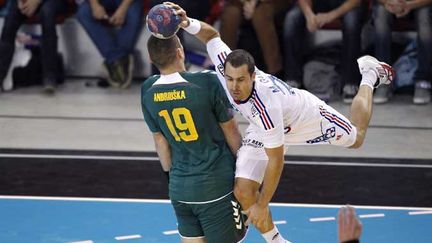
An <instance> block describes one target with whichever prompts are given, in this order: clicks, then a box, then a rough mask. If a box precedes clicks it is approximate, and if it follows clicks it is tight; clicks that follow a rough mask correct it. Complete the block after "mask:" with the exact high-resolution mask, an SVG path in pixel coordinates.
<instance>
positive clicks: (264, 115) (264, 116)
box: [252, 90, 274, 130]
mask: <svg viewBox="0 0 432 243" xmlns="http://www.w3.org/2000/svg"><path fill="white" fill-rule="evenodd" d="M252 99H253V100H254V101H255V102H254V106H255V108H256V109H257V110H258V112H259V113H260V118H261V121H263V124H264V127H265V128H266V130H269V129H271V128H274V124H273V121H272V120H271V118H270V116H269V114H268V112H267V109H266V107H265V105H264V103H263V102H262V101H261V99H260V98H259V97H258V94H257V92H256V90H254V91H253V95H252ZM255 103H257V104H255Z"/></svg>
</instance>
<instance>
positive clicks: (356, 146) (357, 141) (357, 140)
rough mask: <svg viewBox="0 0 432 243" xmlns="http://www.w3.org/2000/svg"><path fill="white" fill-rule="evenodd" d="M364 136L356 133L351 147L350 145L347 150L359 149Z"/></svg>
mask: <svg viewBox="0 0 432 243" xmlns="http://www.w3.org/2000/svg"><path fill="white" fill-rule="evenodd" d="M364 139H365V136H364V135H363V134H360V133H357V137H356V140H355V142H354V144H353V145H351V146H350V147H349V148H351V149H357V148H360V147H361V146H362V145H363V142H364Z"/></svg>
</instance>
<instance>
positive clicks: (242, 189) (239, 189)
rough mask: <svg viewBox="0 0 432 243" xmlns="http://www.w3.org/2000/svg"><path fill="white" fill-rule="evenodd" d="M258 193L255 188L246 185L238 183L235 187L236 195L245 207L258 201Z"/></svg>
mask: <svg viewBox="0 0 432 243" xmlns="http://www.w3.org/2000/svg"><path fill="white" fill-rule="evenodd" d="M256 194H257V192H256V191H255V190H254V189H253V188H251V187H248V186H245V185H239V184H236V186H235V187H234V195H235V197H236V198H237V200H238V201H239V202H240V204H241V205H242V206H243V207H245V206H246V205H249V204H251V203H252V204H253V203H254V202H255V201H256Z"/></svg>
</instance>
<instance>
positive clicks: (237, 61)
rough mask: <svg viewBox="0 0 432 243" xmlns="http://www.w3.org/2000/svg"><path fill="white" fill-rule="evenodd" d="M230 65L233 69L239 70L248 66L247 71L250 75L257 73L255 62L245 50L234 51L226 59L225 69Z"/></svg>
mask: <svg viewBox="0 0 432 243" xmlns="http://www.w3.org/2000/svg"><path fill="white" fill-rule="evenodd" d="M228 62H229V63H230V64H231V65H232V66H233V67H235V68H238V67H240V66H242V65H244V64H246V65H247V69H248V72H249V74H251V75H252V73H253V72H254V71H255V60H254V58H253V57H252V55H251V54H249V52H247V51H245V50H243V49H237V50H234V51H232V52H231V53H230V54H229V55H228V56H227V58H226V59H225V63H224V69H225V68H226V64H227V63H228Z"/></svg>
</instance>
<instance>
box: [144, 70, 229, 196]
mask: <svg viewBox="0 0 432 243" xmlns="http://www.w3.org/2000/svg"><path fill="white" fill-rule="evenodd" d="M141 104H142V110H143V113H144V118H145V121H146V123H147V125H148V127H149V129H150V130H151V131H152V132H160V133H162V134H163V135H164V137H165V138H166V139H167V140H168V142H169V144H170V148H171V160H172V167H171V170H170V184H169V195H170V199H171V200H176V201H185V202H206V201H211V200H214V199H217V198H220V197H222V196H224V195H226V194H227V193H229V192H231V191H232V190H233V185H234V170H235V158H234V156H233V154H232V152H231V150H230V149H229V147H228V144H227V142H226V140H225V136H224V134H223V132H222V129H221V128H220V126H219V123H223V122H226V121H229V120H230V119H232V118H233V115H232V112H231V109H232V108H231V105H230V104H229V101H228V98H227V97H226V95H225V92H224V90H223V87H222V86H221V84H220V83H219V81H218V79H217V76H216V74H215V73H213V72H210V71H204V72H199V73H187V72H182V73H174V74H170V75H162V76H160V75H155V76H152V77H150V78H148V79H147V80H146V81H145V82H144V84H143V86H142V89H141Z"/></svg>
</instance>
